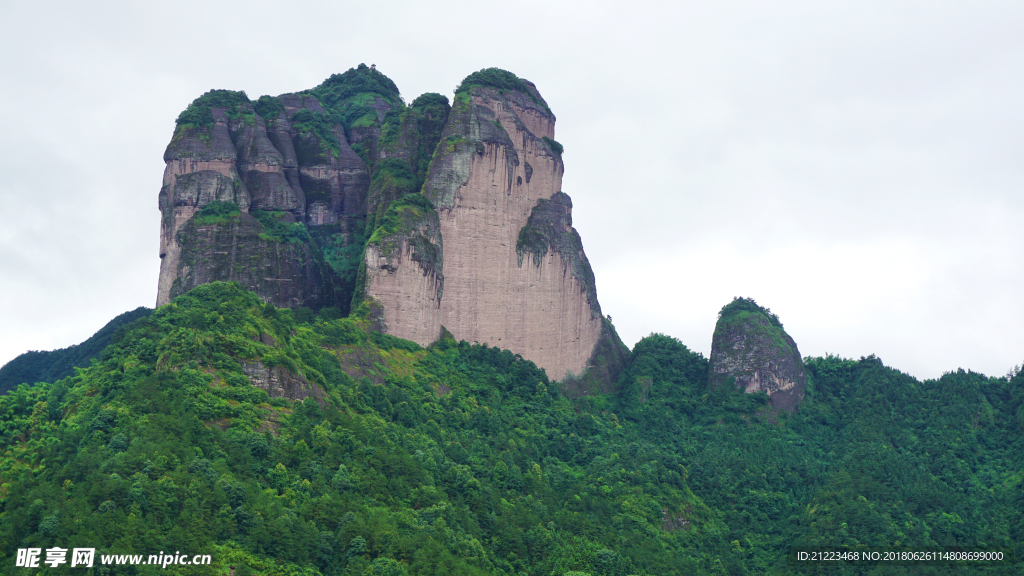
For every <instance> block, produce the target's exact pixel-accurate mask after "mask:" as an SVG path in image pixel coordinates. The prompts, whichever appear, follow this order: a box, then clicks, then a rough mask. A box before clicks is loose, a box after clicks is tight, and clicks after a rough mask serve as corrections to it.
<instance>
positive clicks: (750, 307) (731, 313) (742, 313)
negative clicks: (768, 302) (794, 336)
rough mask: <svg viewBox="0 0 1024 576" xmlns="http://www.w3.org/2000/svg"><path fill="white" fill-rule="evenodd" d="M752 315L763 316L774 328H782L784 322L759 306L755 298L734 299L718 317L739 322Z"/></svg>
mask: <svg viewBox="0 0 1024 576" xmlns="http://www.w3.org/2000/svg"><path fill="white" fill-rule="evenodd" d="M750 314H761V315H763V316H764V317H765V318H767V319H768V321H769V322H771V324H772V326H775V327H776V328H782V322H781V321H780V320H779V317H778V316H777V315H776V314H773V313H772V311H771V310H769V309H768V308H765V307H763V306H758V304H757V302H755V301H754V299H753V298H741V297H739V296H736V297H734V298H733V299H732V302H730V303H728V304H726V305H725V306H723V307H722V309H721V310H720V311H719V312H718V317H719V318H720V319H725V320H729V319H731V318H734V317H735V318H736V319H738V320H742V319H743V318H746V317H747V316H749V315H750Z"/></svg>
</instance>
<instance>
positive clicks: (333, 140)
mask: <svg viewBox="0 0 1024 576" xmlns="http://www.w3.org/2000/svg"><path fill="white" fill-rule="evenodd" d="M337 123H338V122H337V121H336V119H333V118H331V117H330V116H328V115H327V114H324V113H323V112H311V111H310V110H308V109H306V108H303V109H302V110H299V111H298V112H296V113H295V115H294V116H292V129H294V130H295V131H296V132H298V133H299V134H308V133H310V132H313V133H314V134H316V135H317V137H318V138H319V139H320V142H322V143H323V144H326V145H327V147H328V148H329V149H330V151H331V154H333V155H334V156H338V154H340V153H341V143H340V142H338V138H337V136H335V135H334V133H333V131H332V129H333V128H334V126H335V125H336V124H337Z"/></svg>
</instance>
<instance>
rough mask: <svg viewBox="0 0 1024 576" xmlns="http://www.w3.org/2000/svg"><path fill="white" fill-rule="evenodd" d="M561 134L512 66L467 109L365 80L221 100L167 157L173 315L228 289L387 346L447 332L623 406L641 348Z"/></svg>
mask: <svg viewBox="0 0 1024 576" xmlns="http://www.w3.org/2000/svg"><path fill="white" fill-rule="evenodd" d="M554 125H555V116H554V114H553V113H552V111H551V109H550V108H549V107H548V105H547V103H546V102H545V100H544V99H543V97H541V95H540V92H538V90H537V88H536V86H534V85H533V84H532V83H531V82H529V81H526V80H524V79H522V78H519V77H517V76H515V75H514V74H512V73H510V72H507V71H504V70H499V69H496V68H489V69H485V70H481V71H479V72H475V73H473V74H470V75H469V76H468V77H466V79H465V80H463V82H462V83H461V84H460V86H459V87H458V89H457V90H456V93H455V98H454V102H453V104H449V101H448V99H447V98H446V97H444V96H442V95H440V94H424V95H422V96H420V97H418V98H416V99H415V100H413V101H412V103H411V104H409V105H406V104H405V103H404V101H403V100H402V99H401V96H400V94H399V91H398V88H397V87H396V86H395V84H394V83H393V82H392V81H391V80H390V79H388V78H387V77H386V76H384V75H383V74H382V73H380V72H379V71H377V70H376V69H374V68H370V67H366V66H365V65H360V66H359V67H358V68H353V69H350V70H348V71H347V72H345V73H344V74H335V75H333V76H331V77H330V78H328V79H327V80H325V81H324V82H323V83H322V84H321V85H319V86H317V87H315V88H313V89H311V90H308V91H305V92H298V93H293V94H284V95H280V96H277V97H271V96H263V97H260V98H259V99H258V100H256V101H251V100H249V98H248V97H247V96H246V95H245V94H244V93H243V92H232V91H228V90H213V91H210V92H208V93H206V94H204V95H203V96H201V97H199V98H197V99H196V100H195V101H194V102H193V103H192V104H191V105H190V106H189V107H188V108H187V109H186V110H185V111H184V112H182V114H181V115H180V116H179V117H178V120H177V126H176V129H175V132H174V135H173V137H172V139H171V142H170V144H169V145H168V147H167V150H166V152H165V154H164V160H165V162H166V163H167V167H166V169H165V171H164V179H163V187H162V189H161V191H160V209H161V212H162V215H163V218H162V221H161V222H162V223H161V252H160V255H161V268H160V280H159V288H158V296H157V305H158V306H159V305H163V304H166V303H167V302H169V301H170V300H171V299H172V298H173V297H175V296H177V295H179V294H183V293H185V292H187V291H188V290H190V289H191V288H194V287H195V286H199V285H202V284H205V283H209V282H212V281H218V280H221V281H235V282H239V283H240V284H241V285H243V286H245V287H246V288H249V289H252V290H253V291H255V292H256V293H257V294H259V296H260V297H261V298H262V299H264V301H266V302H269V303H272V304H274V305H276V306H283V307H288V308H310V309H313V310H319V309H322V308H337V309H338V311H339V314H341V315H345V314H347V313H348V312H349V311H351V310H352V309H355V308H358V307H359V306H361V305H364V304H365V305H367V306H369V307H370V308H371V309H372V310H373V311H374V315H375V319H376V321H375V324H374V326H375V329H378V330H381V331H383V332H385V333H387V334H391V335H395V336H398V337H401V338H405V339H409V340H412V341H414V342H417V343H418V344H420V345H423V346H425V345H428V344H430V343H432V342H434V341H436V340H437V339H438V338H440V337H441V336H442V334H444V333H449V334H451V335H452V336H453V337H455V338H456V339H459V340H466V341H469V342H478V343H486V344H488V345H490V346H498V347H501V348H506V349H508V350H511V351H513V352H515V353H517V354H520V355H522V356H523V357H524V358H526V359H529V360H532V361H534V362H536V363H537V364H538V365H539V366H540V367H542V368H544V369H545V370H546V371H547V372H548V373H549V374H550V375H551V376H552V378H554V379H556V380H560V381H563V385H564V387H565V390H567V391H570V392H571V393H573V394H577V395H586V394H589V393H592V392H600V391H608V390H610V389H611V388H612V387H613V385H614V383H615V382H616V381H617V378H618V374H619V373H620V372H621V370H622V368H623V366H624V360H625V358H626V356H627V355H628V349H627V348H626V347H625V346H624V345H623V344H622V342H621V341H620V340H619V338H618V336H617V334H616V333H615V330H614V327H613V326H612V325H611V323H610V322H609V321H608V320H607V319H606V318H605V317H604V316H603V315H602V313H601V306H600V304H599V303H598V300H597V290H596V286H595V280H594V274H593V271H592V270H591V267H590V263H589V261H588V260H587V257H586V255H585V253H584V252H583V244H582V241H581V239H580V237H579V234H578V233H577V232H576V231H575V229H573V227H572V217H571V211H572V201H571V199H570V198H569V196H568V195H567V194H565V193H564V192H563V191H562V190H561V180H562V173H563V171H564V165H563V162H562V153H563V148H562V146H561V145H560V144H559V143H558V142H556V141H555V140H554V136H555V130H554Z"/></svg>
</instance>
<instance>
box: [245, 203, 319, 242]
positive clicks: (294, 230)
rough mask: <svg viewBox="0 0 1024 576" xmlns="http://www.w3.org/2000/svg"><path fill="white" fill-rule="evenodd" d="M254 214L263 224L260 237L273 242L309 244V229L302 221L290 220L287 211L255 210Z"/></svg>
mask: <svg viewBox="0 0 1024 576" xmlns="http://www.w3.org/2000/svg"><path fill="white" fill-rule="evenodd" d="M252 215H253V217H254V218H256V219H257V220H259V222H260V224H262V225H263V232H260V238H261V239H263V240H269V241H271V242H290V243H292V244H309V243H310V241H311V240H310V237H309V231H308V230H306V225H305V224H303V223H301V222H288V218H287V213H286V212H284V211H281V210H274V211H267V210H253V211H252Z"/></svg>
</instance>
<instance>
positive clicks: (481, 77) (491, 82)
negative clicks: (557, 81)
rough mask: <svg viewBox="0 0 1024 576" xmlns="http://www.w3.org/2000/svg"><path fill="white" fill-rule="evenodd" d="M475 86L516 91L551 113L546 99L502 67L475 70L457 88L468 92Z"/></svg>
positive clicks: (457, 91)
mask: <svg viewBox="0 0 1024 576" xmlns="http://www.w3.org/2000/svg"><path fill="white" fill-rule="evenodd" d="M473 86H486V87H488V88H496V89H498V90H501V91H505V90H507V91H515V92H519V93H521V94H523V95H524V96H526V97H527V98H529V99H530V100H531V101H533V103H534V104H537V105H538V106H540V107H541V108H542V109H543V110H544V111H546V112H547V113H548V114H551V109H550V108H548V105H547V103H546V102H544V100H542V99H541V98H540V97H538V96H537V94H536V93H535V91H534V90H532V89H530V87H529V85H527V83H526V82H525V81H524V80H523V79H522V78H519V77H518V76H516V75H515V74H513V73H511V72H509V71H508V70H502V69H501V68H484V69H483V70H479V71H477V72H473V73H472V74H470V75H469V76H466V78H465V79H463V80H462V83H460V84H459V87H458V88H456V89H455V91H456V93H459V92H468V91H469V89H470V88H471V87H473Z"/></svg>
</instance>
